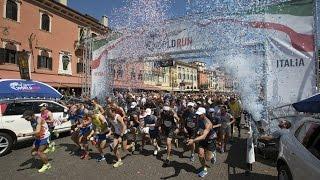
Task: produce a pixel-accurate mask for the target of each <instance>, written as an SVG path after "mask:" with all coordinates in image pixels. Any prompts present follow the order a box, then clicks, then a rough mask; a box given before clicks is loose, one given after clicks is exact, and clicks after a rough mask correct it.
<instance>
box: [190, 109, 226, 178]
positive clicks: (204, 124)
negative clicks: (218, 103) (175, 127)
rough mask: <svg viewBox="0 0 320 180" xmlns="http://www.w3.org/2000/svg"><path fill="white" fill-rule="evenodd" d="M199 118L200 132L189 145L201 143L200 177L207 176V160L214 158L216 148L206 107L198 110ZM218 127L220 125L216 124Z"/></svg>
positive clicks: (199, 152)
mask: <svg viewBox="0 0 320 180" xmlns="http://www.w3.org/2000/svg"><path fill="white" fill-rule="evenodd" d="M196 114H197V115H199V118H198V133H197V137H196V138H195V139H189V140H188V141H187V145H189V146H190V145H192V144H194V143H197V142H198V143H199V151H198V154H199V161H200V163H201V166H202V171H201V172H200V173H199V174H198V176H200V177H205V176H206V175H207V174H208V170H207V167H206V161H210V160H211V159H212V158H213V152H215V150H216V144H215V140H214V139H215V134H214V132H213V128H216V127H215V126H213V125H212V123H211V121H210V120H209V119H208V118H207V117H206V109H205V108H203V107H199V108H198V110H197V112H196ZM216 126H217V127H218V126H220V125H216Z"/></svg>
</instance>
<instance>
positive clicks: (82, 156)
mask: <svg viewBox="0 0 320 180" xmlns="http://www.w3.org/2000/svg"><path fill="white" fill-rule="evenodd" d="M80 158H81V159H86V160H87V159H89V153H88V152H87V153H86V152H84V153H83V154H82V155H81V156H80Z"/></svg>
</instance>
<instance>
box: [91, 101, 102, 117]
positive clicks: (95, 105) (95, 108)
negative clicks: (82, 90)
mask: <svg viewBox="0 0 320 180" xmlns="http://www.w3.org/2000/svg"><path fill="white" fill-rule="evenodd" d="M91 103H92V105H93V111H100V113H101V114H104V109H103V107H102V106H101V105H100V104H99V102H98V99H96V98H93V99H92V101H91Z"/></svg>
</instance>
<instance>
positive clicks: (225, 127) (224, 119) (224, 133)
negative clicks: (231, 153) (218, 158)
mask: <svg viewBox="0 0 320 180" xmlns="http://www.w3.org/2000/svg"><path fill="white" fill-rule="evenodd" d="M217 118H218V121H219V124H221V127H220V130H219V131H220V135H221V153H224V151H225V150H226V147H227V143H228V140H229V137H230V135H231V127H230V126H231V124H232V123H234V122H235V119H234V118H233V116H232V115H231V114H229V113H227V107H226V106H224V105H223V106H221V107H220V113H218V114H217Z"/></svg>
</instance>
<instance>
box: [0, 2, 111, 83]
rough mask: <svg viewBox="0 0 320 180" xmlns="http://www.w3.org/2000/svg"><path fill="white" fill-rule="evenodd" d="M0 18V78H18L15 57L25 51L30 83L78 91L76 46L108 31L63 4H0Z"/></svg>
mask: <svg viewBox="0 0 320 180" xmlns="http://www.w3.org/2000/svg"><path fill="white" fill-rule="evenodd" d="M0 14H1V15H2V16H3V18H1V20H0V40H1V41H0V46H1V47H0V78H1V79H19V78H20V74H19V68H18V66H17V60H18V55H17V53H18V52H20V51H23V50H25V51H27V52H28V53H29V65H30V71H31V79H33V80H38V81H42V82H45V83H48V84H50V85H52V86H53V87H56V88H79V87H81V80H80V73H82V63H83V61H82V49H81V48H80V46H79V42H80V41H81V39H82V38H83V35H84V33H86V34H89V35H90V36H96V35H100V34H105V33H107V32H108V31H109V29H108V28H107V27H106V26H105V25H106V24H105V25H103V24H101V23H100V22H99V21H98V20H96V19H94V18H92V17H90V16H88V15H83V14H81V13H79V12H77V11H75V10H73V9H71V8H69V7H68V6H67V1H66V0H61V1H60V2H57V1H54V0H0ZM104 20H105V19H104ZM87 37H88V36H87Z"/></svg>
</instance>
